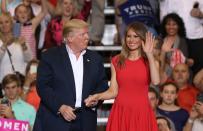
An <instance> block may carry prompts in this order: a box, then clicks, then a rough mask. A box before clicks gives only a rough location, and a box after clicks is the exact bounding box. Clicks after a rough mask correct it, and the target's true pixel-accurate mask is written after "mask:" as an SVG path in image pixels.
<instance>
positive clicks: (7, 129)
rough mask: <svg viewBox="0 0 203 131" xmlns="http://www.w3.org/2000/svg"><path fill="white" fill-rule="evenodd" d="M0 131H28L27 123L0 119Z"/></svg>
mask: <svg viewBox="0 0 203 131" xmlns="http://www.w3.org/2000/svg"><path fill="white" fill-rule="evenodd" d="M0 131H29V123H28V122H27V121H21V120H14V119H5V118H0Z"/></svg>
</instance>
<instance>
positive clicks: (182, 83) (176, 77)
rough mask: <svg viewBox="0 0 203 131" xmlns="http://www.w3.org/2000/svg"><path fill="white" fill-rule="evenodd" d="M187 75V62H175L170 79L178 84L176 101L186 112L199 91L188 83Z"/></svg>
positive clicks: (188, 73) (188, 75)
mask: <svg viewBox="0 0 203 131" xmlns="http://www.w3.org/2000/svg"><path fill="white" fill-rule="evenodd" d="M189 77H190V72H189V67H188V65H187V64H177V65H176V66H175V67H174V68H173V72H172V80H173V81H174V83H175V84H176V85H177V86H178V96H177V103H178V105H179V106H180V107H181V108H183V109H185V110H187V111H188V112H190V111H191V109H192V106H193V105H194V103H195V101H196V96H197V94H198V93H199V90H198V89H197V88H196V87H194V86H193V85H191V84H190V83H189Z"/></svg>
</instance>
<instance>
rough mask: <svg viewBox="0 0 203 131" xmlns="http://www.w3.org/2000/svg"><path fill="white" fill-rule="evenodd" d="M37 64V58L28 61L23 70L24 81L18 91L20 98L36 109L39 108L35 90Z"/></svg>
mask: <svg viewBox="0 0 203 131" xmlns="http://www.w3.org/2000/svg"><path fill="white" fill-rule="evenodd" d="M38 64H39V61H38V60H37V59H32V60H31V61H30V62H28V64H27V66H26V70H25V82H24V85H23V88H21V91H20V92H21V93H20V94H21V97H22V99H24V100H25V101H26V102H28V103H29V104H31V105H32V106H34V107H35V109H36V110H37V109H38V108H39V103H40V97H39V96H38V94H37V90H36V79H37V67H38Z"/></svg>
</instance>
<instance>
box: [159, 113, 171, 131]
mask: <svg viewBox="0 0 203 131" xmlns="http://www.w3.org/2000/svg"><path fill="white" fill-rule="evenodd" d="M156 121H157V124H158V131H172V128H171V124H170V122H169V120H168V118H166V117H164V116H158V117H156Z"/></svg>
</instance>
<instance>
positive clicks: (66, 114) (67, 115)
mask: <svg viewBox="0 0 203 131" xmlns="http://www.w3.org/2000/svg"><path fill="white" fill-rule="evenodd" d="M73 111H74V109H73V108H72V107H70V106H67V105H62V106H61V107H60V108H59V112H60V113H61V115H62V116H63V118H64V119H65V120H67V121H69V122H70V121H72V120H75V119H76V115H75V114H74V112H73Z"/></svg>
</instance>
